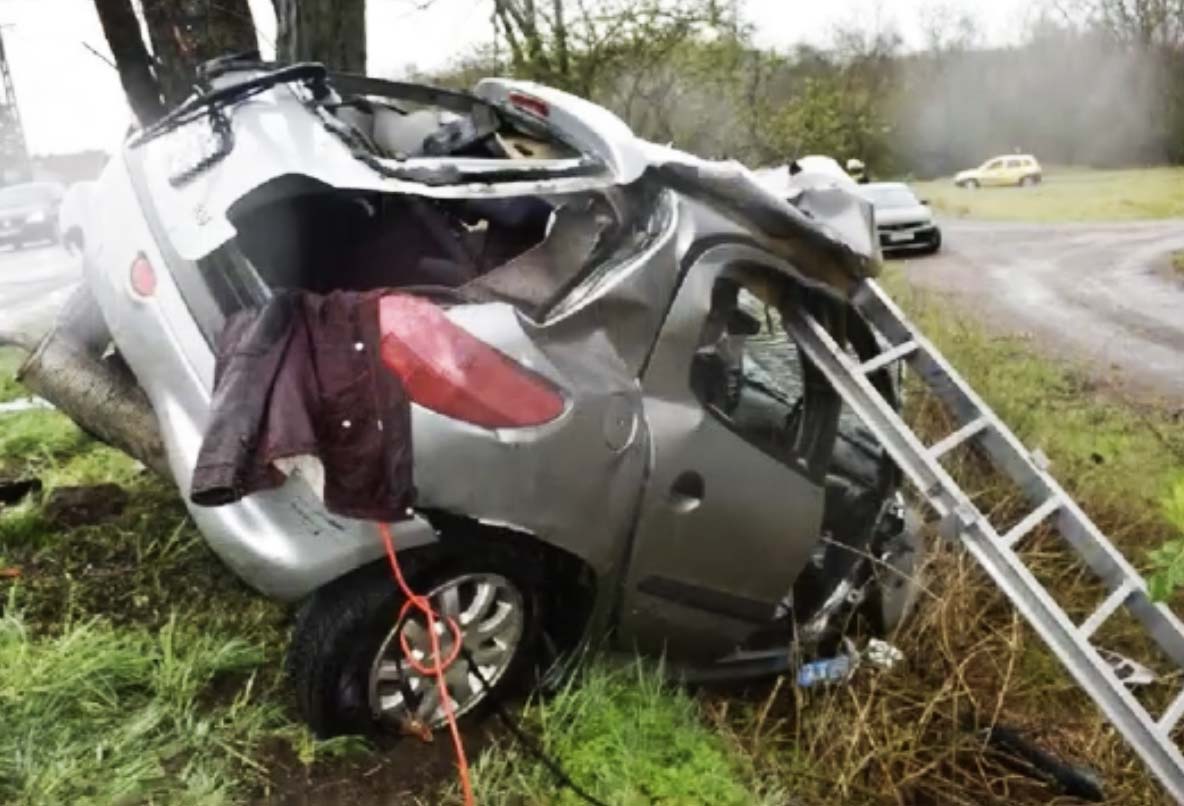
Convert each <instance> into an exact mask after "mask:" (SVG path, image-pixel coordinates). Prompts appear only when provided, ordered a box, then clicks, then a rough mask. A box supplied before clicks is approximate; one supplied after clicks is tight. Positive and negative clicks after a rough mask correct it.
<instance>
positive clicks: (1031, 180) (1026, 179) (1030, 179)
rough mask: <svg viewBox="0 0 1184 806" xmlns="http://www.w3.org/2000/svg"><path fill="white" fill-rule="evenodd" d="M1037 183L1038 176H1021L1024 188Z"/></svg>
mask: <svg viewBox="0 0 1184 806" xmlns="http://www.w3.org/2000/svg"><path fill="white" fill-rule="evenodd" d="M1035 184H1036V177H1034V176H1023V177H1020V187H1022V188H1026V187H1031V186H1032V185H1035Z"/></svg>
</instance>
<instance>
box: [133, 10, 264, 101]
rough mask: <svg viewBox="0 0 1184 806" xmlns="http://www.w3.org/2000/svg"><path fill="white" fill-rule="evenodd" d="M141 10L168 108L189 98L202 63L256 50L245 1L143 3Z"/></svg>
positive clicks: (253, 28) (249, 14)
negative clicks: (146, 24)
mask: <svg viewBox="0 0 1184 806" xmlns="http://www.w3.org/2000/svg"><path fill="white" fill-rule="evenodd" d="M143 8H144V20H145V21H146V22H147V23H148V36H149V38H150V39H151V40H152V51H153V52H154V53H155V54H156V63H157V68H156V69H157V75H158V76H159V78H160V85H161V89H162V90H163V92H164V97H165V100H166V101H167V102H168V103H169V104H170V105H174V104H177V103H180V102H181V101H183V100H184V99H185V98H186V97H187V96H188V95H189V94H190V92H191V91H192V89H193V82H194V76H195V70H196V68H197V66H198V65H200V64H201V63H202V62H205V61H208V60H210V59H213V58H215V57H217V56H224V55H227V54H230V53H246V52H248V51H254V50H257V49H258V47H259V43H258V40H257V39H256V37H255V25H254V22H253V20H252V18H251V8H250V6H249V5H247V0H143ZM137 30H138V28H137Z"/></svg>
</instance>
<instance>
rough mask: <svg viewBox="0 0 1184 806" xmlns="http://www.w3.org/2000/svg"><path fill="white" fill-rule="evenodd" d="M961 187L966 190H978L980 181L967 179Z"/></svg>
mask: <svg viewBox="0 0 1184 806" xmlns="http://www.w3.org/2000/svg"><path fill="white" fill-rule="evenodd" d="M961 187H962V188H963V189H964V190H978V180H977V179H966V180H964V181H963V182H962V184H961Z"/></svg>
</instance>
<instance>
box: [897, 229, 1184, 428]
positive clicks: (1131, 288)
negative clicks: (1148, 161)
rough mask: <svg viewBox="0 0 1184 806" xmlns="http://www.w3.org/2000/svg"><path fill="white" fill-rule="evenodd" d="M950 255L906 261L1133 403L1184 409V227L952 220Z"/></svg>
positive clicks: (916, 276)
mask: <svg viewBox="0 0 1184 806" xmlns="http://www.w3.org/2000/svg"><path fill="white" fill-rule="evenodd" d="M941 226H942V235H943V247H942V252H941V253H939V254H937V255H934V256H931V257H916V258H911V259H909V260H908V261H907V263H906V265H905V266H904V270H905V275H906V277H907V278H908V280H909V281H910V282H911V283H914V284H916V285H918V286H921V287H924V288H929V289H936V290H938V291H942V292H948V293H949V294H951V295H952V296H953V298H954V302H955V303H956V307H957V309H959V310H960V311H962V312H964V313H965V314H966V315H969V316H974V317H975V318H977V319H979V320H981V321H983V322H984V323H985V324H986V325H987V326H988V328H990V329H992V330H994V331H996V332H1001V333H1017V334H1024V335H1027V336H1029V337H1030V338H1031V339H1032V343H1033V345H1034V347H1035V348H1036V349H1037V350H1038V351H1040V352H1043V353H1048V354H1052V355H1055V356H1058V357H1063V358H1068V359H1070V360H1073V361H1074V362H1079V363H1080V364H1081V366H1082V368H1083V369H1085V370H1086V371H1087V372H1088V373H1089V374H1090V375H1091V376H1092V377H1093V378H1094V379H1095V380H1096V381H1098V382H1100V383H1101V384H1103V385H1104V386H1105V387H1107V388H1108V389H1111V390H1113V391H1116V392H1117V393H1119V394H1120V395H1122V396H1124V397H1129V398H1134V399H1138V400H1143V401H1162V402H1165V403H1167V404H1168V405H1169V406H1172V407H1184V277H1180V276H1178V275H1174V274H1173V272H1172V270H1171V268H1170V255H1171V253H1172V252H1174V251H1176V250H1181V249H1184V220H1166V221H1138V222H1123V223H1113V224H1098V223H1082V224H1076V223H1075V224H1027V223H1005V222H985V221H975V222H970V221H942V222H941Z"/></svg>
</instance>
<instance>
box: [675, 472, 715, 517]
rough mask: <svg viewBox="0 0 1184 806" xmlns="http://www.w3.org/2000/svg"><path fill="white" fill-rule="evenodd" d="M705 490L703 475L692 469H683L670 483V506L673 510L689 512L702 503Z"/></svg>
mask: <svg viewBox="0 0 1184 806" xmlns="http://www.w3.org/2000/svg"><path fill="white" fill-rule="evenodd" d="M706 492H707V490H706V485H705V484H704V482H703V477H702V476H701V475H699V474H698V473H696V472H695V471H694V470H684V471H683V472H681V473H679V474H678V476H677V477H676V478H675V479H674V483H673V484H671V485H670V507H671V508H672V509H673V510H674V511H675V512H691V511H693V510H695V509H698V507H699V505H700V504H702V503H703V496H704V495H705V493H706Z"/></svg>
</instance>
